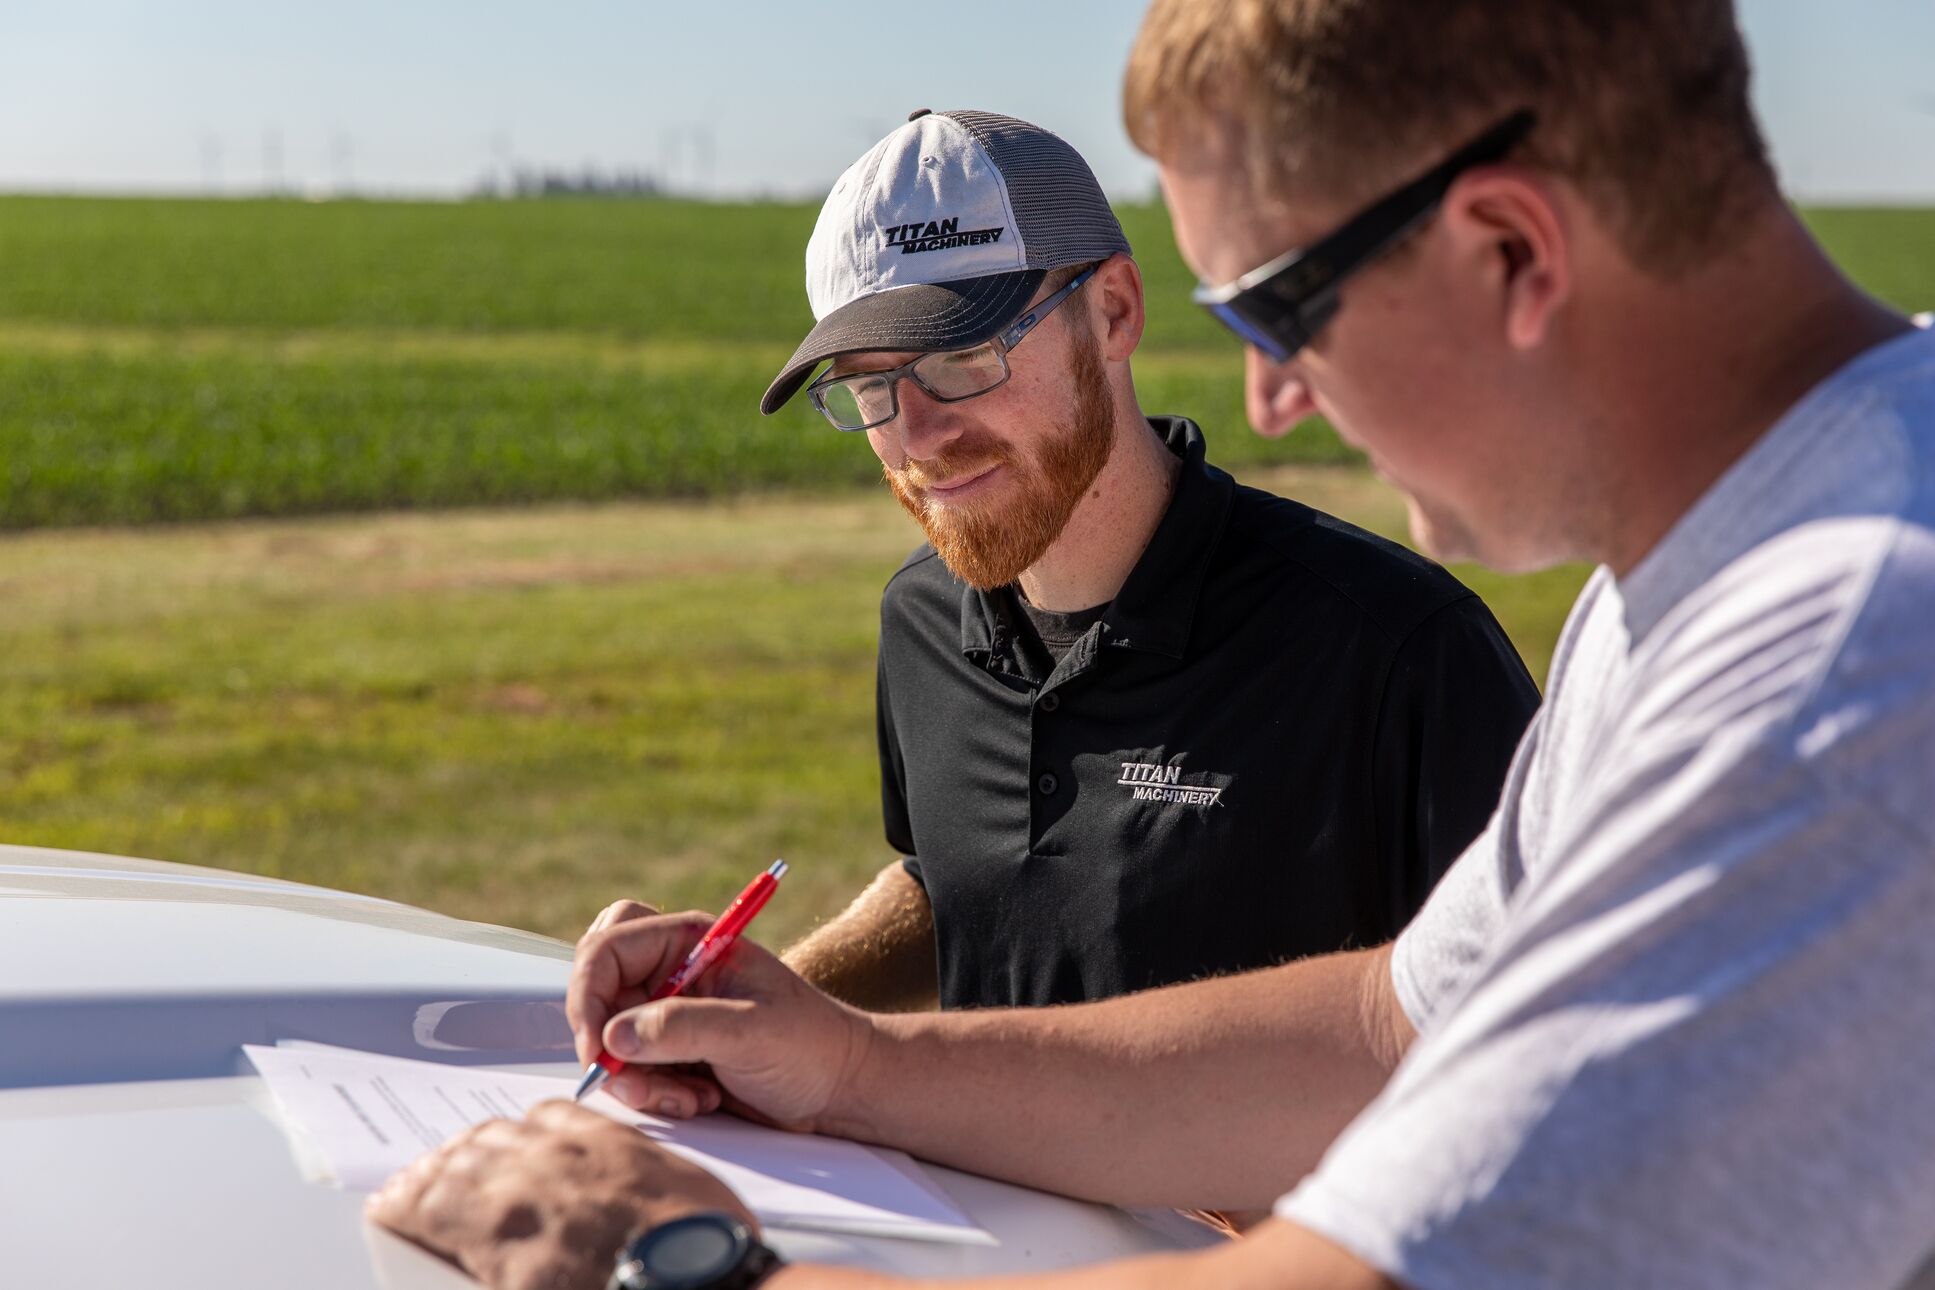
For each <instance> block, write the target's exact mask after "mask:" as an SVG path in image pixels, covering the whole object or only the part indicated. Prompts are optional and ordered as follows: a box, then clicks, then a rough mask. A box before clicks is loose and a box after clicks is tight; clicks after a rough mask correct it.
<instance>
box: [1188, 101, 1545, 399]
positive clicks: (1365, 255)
mask: <svg viewBox="0 0 1935 1290" xmlns="http://www.w3.org/2000/svg"><path fill="white" fill-rule="evenodd" d="M1536 120H1537V118H1536V117H1534V116H1533V114H1532V112H1531V110H1530V109H1529V108H1520V109H1519V110H1518V111H1516V112H1514V113H1512V115H1510V116H1508V117H1506V118H1505V119H1504V120H1503V121H1500V122H1499V123H1498V124H1497V125H1495V126H1493V127H1492V128H1491V129H1489V130H1487V131H1485V133H1483V134H1481V135H1479V136H1478V137H1477V138H1476V139H1473V140H1472V141H1471V142H1470V143H1468V144H1466V145H1465V146H1464V147H1462V148H1460V149H1458V151H1456V152H1454V153H1452V154H1451V155H1450V156H1449V157H1446V158H1445V159H1444V160H1443V161H1441V162H1439V163H1438V164H1437V165H1435V166H1433V167H1432V168H1431V169H1430V170H1427V171H1426V172H1425V173H1424V174H1422V175H1419V176H1418V177H1417V178H1416V179H1413V180H1412V181H1411V182H1410V183H1408V184H1406V185H1405V186H1404V187H1402V188H1400V189H1398V190H1397V191H1396V192H1394V193H1391V194H1389V195H1387V196H1385V197H1383V198H1380V199H1379V200H1378V201H1377V202H1375V203H1373V204H1372V205H1370V206H1368V207H1366V208H1365V209H1364V210H1362V211H1359V212H1358V213H1357V214H1356V215H1353V216H1351V218H1350V219H1348V220H1346V221H1345V222H1344V224H1343V226H1342V227H1341V228H1339V229H1338V230H1337V231H1336V232H1334V233H1331V234H1329V235H1328V236H1326V237H1324V238H1323V239H1322V240H1321V241H1318V242H1315V243H1312V244H1311V245H1310V246H1308V247H1304V248H1302V249H1299V250H1295V251H1289V252H1286V253H1285V254H1283V255H1280V256H1278V257H1277V258H1276V259H1274V260H1272V261H1270V262H1269V263H1268V264H1266V265H1263V266H1262V267H1261V268H1256V269H1251V270H1250V271H1249V272H1248V273H1246V274H1244V275H1243V276H1242V277H1240V278H1238V279H1237V280H1236V281H1234V282H1231V283H1226V284H1225V285H1223V286H1220V287H1212V286H1208V285H1201V286H1198V287H1197V288H1196V291H1195V294H1194V296H1193V297H1192V298H1193V299H1194V300H1195V301H1196V303H1197V304H1199V305H1201V306H1203V308H1205V309H1207V310H1209V311H1210V313H1212V314H1214V315H1215V316H1216V318H1217V320H1218V321H1220V322H1221V323H1222V324H1223V325H1224V326H1225V327H1228V328H1229V329H1230V330H1231V331H1233V332H1235V333H1236V334H1237V335H1238V336H1241V337H1242V338H1243V340H1244V342H1245V343H1246V344H1249V345H1254V346H1255V347H1256V348H1257V349H1258V350H1260V351H1261V352H1262V353H1263V354H1264V355H1265V356H1266V357H1267V358H1269V360H1270V361H1271V362H1273V363H1281V362H1284V361H1286V360H1287V359H1289V357H1290V356H1291V355H1292V354H1295V353H1296V352H1297V351H1298V350H1300V349H1302V348H1303V347H1304V346H1305V345H1308V344H1309V343H1310V340H1311V337H1313V336H1315V335H1316V334H1317V332H1318V331H1319V330H1321V329H1322V327H1323V325H1324V324H1325V323H1327V322H1329V321H1330V320H1331V318H1332V317H1334V316H1335V315H1336V313H1337V305H1338V295H1337V291H1338V288H1339V287H1340V286H1342V285H1343V283H1344V280H1345V279H1347V278H1349V277H1350V276H1351V275H1352V274H1353V273H1356V272H1358V271H1359V270H1361V269H1363V268H1364V267H1365V266H1366V265H1368V264H1369V263H1370V262H1371V261H1373V260H1375V259H1376V258H1377V257H1378V256H1380V255H1382V254H1384V253H1385V252H1386V251H1388V250H1390V249H1391V248H1392V247H1394V246H1396V245H1397V244H1398V243H1399V242H1401V241H1403V240H1404V239H1405V238H1406V237H1409V236H1410V235H1411V234H1412V233H1414V232H1416V231H1417V230H1418V229H1419V228H1422V227H1423V226H1424V224H1425V222H1426V221H1428V220H1429V219H1430V218H1431V217H1432V215H1434V214H1436V213H1437V209H1438V203H1440V202H1442V201H1443V200H1444V196H1445V192H1446V191H1447V190H1448V189H1449V188H1450V187H1451V181H1452V180H1454V179H1456V178H1457V177H1458V176H1459V175H1460V174H1462V173H1464V172H1465V171H1467V170H1469V169H1471V168H1472V167H1473V166H1480V165H1484V164H1485V163H1487V162H1491V161H1497V160H1498V159H1499V158H1500V157H1502V156H1504V155H1505V154H1506V153H1507V152H1509V151H1511V149H1512V148H1513V146H1514V145H1516V144H1517V143H1518V142H1519V140H1521V139H1523V138H1524V137H1525V136H1526V134H1527V133H1528V132H1529V131H1530V130H1531V128H1532V125H1533V122H1534V121H1536Z"/></svg>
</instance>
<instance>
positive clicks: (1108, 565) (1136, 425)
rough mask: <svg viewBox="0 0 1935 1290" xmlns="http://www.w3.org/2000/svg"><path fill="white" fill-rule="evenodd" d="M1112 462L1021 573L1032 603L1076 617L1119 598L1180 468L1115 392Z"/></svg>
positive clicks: (1129, 401) (1137, 411) (1131, 403)
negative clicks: (1057, 533) (1055, 535)
mask: <svg viewBox="0 0 1935 1290" xmlns="http://www.w3.org/2000/svg"><path fill="white" fill-rule="evenodd" d="M1116 406H1117V408H1118V409H1119V411H1118V413H1117V416H1116V420H1115V444H1114V447H1113V448H1112V449H1111V451H1110V452H1109V460H1108V464H1106V465H1104V466H1103V467H1102V470H1101V473H1100V474H1098V475H1096V477H1095V482H1094V483H1093V484H1090V485H1089V488H1088V492H1087V493H1086V494H1085V495H1084V496H1083V498H1082V500H1081V502H1080V503H1079V504H1077V506H1076V507H1075V511H1074V513H1073V514H1072V515H1070V516H1069V517H1068V524H1067V525H1066V526H1065V527H1064V528H1063V529H1062V532H1061V536H1060V537H1058V538H1056V539H1055V542H1054V545H1052V546H1050V547H1049V548H1048V550H1047V551H1046V552H1044V553H1043V555H1042V557H1041V559H1039V560H1037V561H1035V563H1034V564H1032V565H1030V566H1029V567H1028V568H1027V569H1025V570H1023V571H1022V574H1021V579H1020V581H1021V590H1022V592H1023V593H1024V594H1025V595H1026V596H1027V597H1028V601H1029V603H1030V604H1032V605H1035V606H1036V607H1037V608H1040V609H1046V610H1049V611H1051V612H1054V613H1073V612H1075V611H1076V610H1080V609H1091V608H1093V607H1094V606H1096V605H1101V604H1106V603H1108V602H1109V601H1111V600H1114V599H1115V597H1116V593H1118V592H1119V591H1121V590H1122V584H1123V583H1124V582H1126V581H1128V578H1129V571H1130V570H1132V569H1134V568H1135V566H1136V561H1138V560H1140V559H1141V558H1142V552H1143V550H1144V549H1145V548H1146V547H1147V546H1148V545H1149V539H1150V538H1151V537H1152V536H1154V534H1155V531H1156V525H1158V524H1160V523H1161V522H1162V517H1163V513H1164V512H1165V511H1167V510H1168V509H1169V496H1170V493H1171V492H1172V491H1173V490H1174V488H1175V483H1176V475H1177V474H1178V472H1180V470H1181V469H1182V462H1181V460H1180V459H1178V458H1177V456H1176V455H1175V454H1174V453H1172V452H1170V451H1169V449H1168V447H1167V446H1166V445H1165V444H1164V443H1163V441H1162V440H1161V439H1160V438H1158V437H1157V435H1156V432H1155V430H1154V429H1153V428H1151V427H1150V425H1149V422H1148V420H1147V419H1146V418H1144V417H1143V415H1142V409H1141V408H1139V407H1138V406H1137V405H1136V401H1135V396H1134V393H1133V391H1128V392H1126V397H1125V392H1124V391H1121V390H1118V392H1117V398H1116Z"/></svg>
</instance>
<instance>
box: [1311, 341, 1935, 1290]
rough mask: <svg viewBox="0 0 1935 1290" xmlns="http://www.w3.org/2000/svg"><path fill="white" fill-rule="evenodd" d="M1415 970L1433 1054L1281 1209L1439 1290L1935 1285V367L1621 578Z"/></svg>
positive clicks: (1908, 351) (1820, 433)
mask: <svg viewBox="0 0 1935 1290" xmlns="http://www.w3.org/2000/svg"><path fill="white" fill-rule="evenodd" d="M1392 972H1393V979H1394V984H1395V985H1396V988H1397V994H1398V998H1399V1000H1400V1001H1401V1003H1402V1004H1403V1006H1404V1009H1405V1011H1406V1013H1407V1014H1408V1015H1409V1016H1410V1018H1411V1020H1412V1021H1413V1023H1414V1024H1416V1026H1417V1027H1418V1030H1419V1031H1420V1037H1419V1039H1418V1041H1417V1043H1416V1044H1415V1045H1414V1047H1413V1049H1412V1051H1411V1052H1410V1053H1409V1055H1408V1056H1407V1057H1406V1058H1405V1060H1404V1062H1403V1064H1402V1065H1401V1066H1400V1067H1399V1069H1398V1071H1397V1073H1396V1074H1395V1076H1394V1077H1393V1079H1392V1081H1391V1083H1390V1085H1389V1086H1388V1087H1387V1088H1386V1090H1385V1091H1384V1093H1383V1094H1382V1095H1381V1096H1380V1097H1379V1098H1378V1100H1377V1101H1376V1102H1375V1103H1373V1104H1372V1105H1371V1106H1370V1107H1369V1108H1367V1109H1366V1111H1365V1112H1364V1114H1363V1115H1362V1116H1360V1117H1359V1118H1358V1120H1357V1121H1356V1123H1354V1124H1353V1125H1352V1126H1351V1127H1350V1128H1349V1129H1348V1130H1347V1131H1346V1132H1345V1133H1344V1134H1343V1136H1342V1137H1341V1138H1339V1140H1338V1141H1337V1142H1336V1143H1335V1144H1334V1146H1333V1147H1332V1149H1331V1151H1330V1153H1329V1154H1328V1155H1327V1156H1326V1157H1325V1159H1324V1161H1323V1163H1322V1165H1321V1166H1320V1167H1319V1168H1318V1169H1317V1171H1316V1172H1315V1173H1313V1174H1312V1175H1311V1176H1310V1177H1309V1178H1307V1179H1305V1180H1304V1181H1303V1183H1302V1184H1301V1185H1300V1186H1299V1187H1298V1188H1297V1189H1296V1190H1295V1191H1293V1192H1292V1193H1291V1194H1290V1195H1288V1196H1286V1197H1284V1198H1283V1199H1282V1200H1281V1201H1279V1202H1278V1204H1277V1213H1278V1214H1279V1215H1281V1216H1283V1217H1285V1218H1288V1219H1291V1220H1293V1221H1295V1222H1297V1223H1300V1224H1302V1225H1303V1226H1305V1227H1308V1228H1310V1229H1312V1230H1314V1231H1317V1232H1319V1233H1322V1234H1324V1235H1326V1236H1328V1237H1330V1238H1331V1239H1332V1240H1335V1241H1337V1242H1338V1243H1339V1244H1341V1245H1343V1246H1345V1247H1347V1248H1349V1249H1351V1250H1353V1251H1355V1252H1356V1253H1357V1254H1358V1255H1360V1256H1361V1257H1363V1258H1365V1259H1367V1260H1368V1261H1369V1262H1371V1263H1372V1264H1374V1265H1376V1266H1377V1267H1379V1268H1381V1269H1383V1270H1384V1271H1385V1272H1386V1273H1388V1274H1390V1275H1392V1276H1394V1277H1396V1278H1398V1279H1400V1280H1402V1281H1404V1282H1406V1283H1407V1284H1409V1285H1412V1286H1415V1287H1418V1288H1419V1290H1453V1288H1454V1287H1472V1288H1473V1290H1477V1288H1479V1287H1482V1288H1483V1290H1511V1288H1512V1287H1534V1286H1536V1287H1541V1288H1546V1287H1558V1286H1563V1287H1567V1288H1568V1290H1583V1288H1586V1287H1621V1288H1622V1290H1624V1288H1629V1287H1647V1288H1648V1290H1664V1288H1666V1287H1680V1286H1684V1287H1699V1288H1700V1290H1712V1288H1714V1287H1754V1288H1755V1290H1781V1288H1783V1287H1792V1288H1793V1290H1895V1288H1896V1287H1898V1286H1901V1285H1902V1284H1903V1283H1904V1282H1907V1281H1910V1280H1911V1279H1913V1278H1915V1277H1916V1273H1917V1269H1918V1268H1921V1267H1922V1265H1923V1263H1924V1260H1925V1259H1927V1258H1928V1257H1929V1255H1930V1252H1931V1251H1935V335H1931V334H1928V333H1923V332H1914V333H1910V334H1909V335H1906V336H1903V337H1900V338H1898V339H1896V340H1893V341H1890V342H1888V343H1886V344H1884V345H1881V346H1878V347H1877V348H1875V349H1873V350H1870V351H1869V352H1867V353H1866V354H1863V355H1861V356H1860V357H1859V358H1857V359H1855V360H1854V361H1853V362H1852V363H1850V364H1848V365H1847V366H1846V367H1844V368H1843V369H1842V370H1841V371H1840V372H1838V373H1836V374H1835V375H1834V376H1833V377H1832V378H1830V379H1829V380H1828V381H1826V382H1824V383H1823V384H1822V385H1820V386H1819V387H1817V388H1816V389H1815V390H1814V391H1812V392H1811V393H1810V394H1809V395H1808V396H1807V397H1806V398H1805V399H1803V400H1802V401H1801V402H1800V403H1799V404H1797V405H1796V406H1795V407H1794V408H1793V409H1792V410H1791V411H1790V412H1789V413H1788V414H1787V416H1786V417H1784V418H1783V419H1782V420H1781V421H1780V422H1779V424H1777V425H1776V426H1774V427H1773V428H1772V429H1771V430H1769V431H1768V432H1767V433H1766V434H1765V435H1764V436H1763V437H1762V438H1761V440H1760V442H1759V443H1757V444H1756V445H1755V446H1754V447H1753V449H1752V450H1751V451H1750V452H1748V453H1747V454H1746V455H1745V456H1744V457H1742V458H1741V460H1740V461H1738V462H1736V463H1735V464H1734V466H1733V467H1732V468H1731V469H1730V470H1729V471H1728V472H1727V473H1726V474H1725V475H1724V476H1723V477H1722V478H1721V479H1720V480H1719V481H1718V482H1717V483H1716V484H1715V485H1714V486H1713V487H1712V488H1711V489H1710V490H1708V492H1707V493H1706V495H1705V496H1704V497H1702V498H1701V499H1700V501H1699V502H1698V503H1697V504H1696V505H1695V506H1694V507H1693V509H1692V510H1691V511H1689V512H1688V513H1687V514H1686V515H1685V516H1684V517H1682V519H1681V520H1680V522H1679V523H1678V525H1676V526H1675V527H1674V528H1673V530H1672V531H1671V532H1670V533H1669V534H1668V535H1667V536H1666V538H1665V539H1664V540H1663V541H1661V542H1660V544H1659V545H1658V546H1657V547H1656V548H1655V549H1654V550H1653V551H1652V552H1651V553H1650V554H1649V555H1648V556H1647V557H1646V559H1645V560H1644V561H1643V562H1642V563H1641V564H1640V565H1639V567H1637V568H1635V569H1634V570H1633V571H1632V572H1631V574H1630V575H1629V576H1627V577H1625V578H1614V577H1612V576H1611V575H1610V574H1609V573H1608V572H1607V571H1606V570H1604V569H1602V570H1600V571H1599V572H1598V573H1597V574H1596V575H1595V576H1594V577H1593V579H1592V581H1591V582H1590V583H1589V584H1588V585H1587V587H1586V589H1585V591H1584V593H1583V594H1582V595H1581V596H1580V598H1579V603H1578V604H1577V605H1576V606H1575V607H1574V609H1573V612H1572V615H1571V617H1570V619H1569V620H1568V622H1567V624H1566V629H1565V633H1564V635H1563V637H1562V638H1561V640H1560V643H1559V647H1558V651H1557V653H1556V655H1555V657H1554V659H1553V665H1552V673H1551V677H1550V684H1549V687H1548V692H1547V700H1546V705H1545V708H1544V710H1543V711H1542V712H1541V713H1540V715H1539V717H1538V718H1537V719H1536V720H1535V722H1534V723H1533V726H1532V728H1531V729H1530V730H1529V731H1528V732H1527V734H1526V737H1525V741H1524V743H1523V745H1522V746H1521V747H1520V749H1519V752H1518V756H1517V759H1516V760H1515V762H1514V763H1513V766H1512V770H1511V772H1510V775H1509V777H1508V778H1507V780H1506V784H1505V789H1504V795H1503V799H1502V802H1501V804H1500V808H1499V811H1498V814H1497V815H1496V816H1495V817H1494V818H1493V820H1492V822H1491V825H1490V826H1489V827H1488V828H1487V830H1486V832H1485V833H1484V834H1483V835H1482V836H1481V837H1480V838H1479V839H1478V840H1477V841H1476V842H1474V843H1473V844H1472V846H1471V848H1470V849H1469V850H1468V851H1467V852H1466V853H1465V855H1464V856H1463V857H1462V858H1460V859H1459V861H1458V862H1457V864H1456V865H1455V866H1454V867H1453V868H1452V870H1451V872H1450V873H1449V874H1448V875H1447V877H1446V879H1445V881H1444V882H1443V883H1442V884H1441V885H1440V887H1439V888H1438V890H1437V892H1436V893H1434V895H1433V897H1432V899H1431V900H1430V902H1429V903H1428V904H1427V905H1426V906H1425V908H1424V910H1423V911H1422V912H1420V913H1419V915H1418V917H1417V919H1416V921H1415V922H1414V923H1413V924H1412V925H1411V927H1410V928H1409V929H1407V930H1406V932H1405V933H1404V935H1403V936H1402V937H1400V938H1399V940H1398V943H1397V947H1396V951H1395V956H1394V959H1393V966H1392ZM1931 1268H1935V1265H1931ZM1927 1274H1928V1272H1927V1271H1926V1270H1925V1271H1924V1273H1923V1275H1927ZM1916 1284H1920V1281H1919V1280H1917V1281H1916ZM1931 1284H1935V1281H1931Z"/></svg>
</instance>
